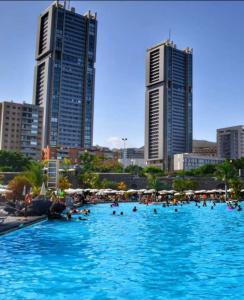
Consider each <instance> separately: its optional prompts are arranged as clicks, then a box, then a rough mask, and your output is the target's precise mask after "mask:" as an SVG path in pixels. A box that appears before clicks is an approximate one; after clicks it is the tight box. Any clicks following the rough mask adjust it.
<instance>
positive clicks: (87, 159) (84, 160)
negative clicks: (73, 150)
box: [80, 151, 96, 172]
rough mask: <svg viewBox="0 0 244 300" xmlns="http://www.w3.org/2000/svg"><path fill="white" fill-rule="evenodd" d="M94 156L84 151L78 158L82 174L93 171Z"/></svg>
mask: <svg viewBox="0 0 244 300" xmlns="http://www.w3.org/2000/svg"><path fill="white" fill-rule="evenodd" d="M95 160H96V157H95V155H92V154H90V153H89V152H87V151H85V152H84V153H83V154H81V156H80V162H81V166H82V171H83V172H92V171H94V170H95Z"/></svg>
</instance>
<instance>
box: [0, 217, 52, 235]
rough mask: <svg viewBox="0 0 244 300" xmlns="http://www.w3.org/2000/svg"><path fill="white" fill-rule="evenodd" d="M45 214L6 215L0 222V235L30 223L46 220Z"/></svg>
mask: <svg viewBox="0 0 244 300" xmlns="http://www.w3.org/2000/svg"><path fill="white" fill-rule="evenodd" d="M46 219H47V217H46V216H37V217H26V218H25V217H14V216H7V217H6V219H5V220H4V222H3V223H1V224H0V235H3V234H6V233H9V232H12V231H15V230H18V229H21V228H24V227H27V226H30V225H32V224H35V223H38V222H41V221H43V220H46Z"/></svg>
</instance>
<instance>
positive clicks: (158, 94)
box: [145, 40, 192, 170]
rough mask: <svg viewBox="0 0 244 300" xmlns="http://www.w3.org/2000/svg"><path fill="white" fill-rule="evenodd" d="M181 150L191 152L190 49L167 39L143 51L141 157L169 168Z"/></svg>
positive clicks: (166, 168)
mask: <svg viewBox="0 0 244 300" xmlns="http://www.w3.org/2000/svg"><path fill="white" fill-rule="evenodd" d="M184 152H192V49H190V48H186V49H184V50H179V49H177V48H176V45H175V44H174V43H173V42H172V41H170V40H167V41H166V42H163V43H160V44H158V45H156V46H153V47H152V48H150V49H148V50H147V54H146V96H145V160H146V162H147V164H148V165H151V164H153V165H158V166H160V167H163V168H164V169H165V170H171V169H173V155H174V154H177V153H184Z"/></svg>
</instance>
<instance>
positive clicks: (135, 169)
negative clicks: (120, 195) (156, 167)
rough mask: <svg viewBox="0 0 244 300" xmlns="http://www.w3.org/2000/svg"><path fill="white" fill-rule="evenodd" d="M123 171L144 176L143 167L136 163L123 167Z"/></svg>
mask: <svg viewBox="0 0 244 300" xmlns="http://www.w3.org/2000/svg"><path fill="white" fill-rule="evenodd" d="M125 172H127V173H130V174H132V175H137V176H144V169H143V168H142V167H140V166H137V165H131V166H128V167H126V168H125Z"/></svg>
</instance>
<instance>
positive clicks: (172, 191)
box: [168, 190, 176, 194]
mask: <svg viewBox="0 0 244 300" xmlns="http://www.w3.org/2000/svg"><path fill="white" fill-rule="evenodd" d="M174 193H176V191H175V190H170V191H168V194H174Z"/></svg>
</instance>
